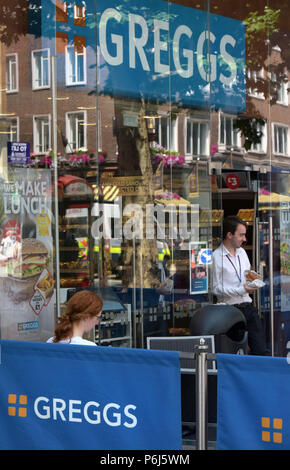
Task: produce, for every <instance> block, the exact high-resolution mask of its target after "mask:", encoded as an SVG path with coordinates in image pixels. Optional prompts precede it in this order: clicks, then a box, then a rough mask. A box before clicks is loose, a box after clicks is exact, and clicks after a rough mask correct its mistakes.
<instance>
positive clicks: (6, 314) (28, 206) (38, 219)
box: [0, 168, 54, 341]
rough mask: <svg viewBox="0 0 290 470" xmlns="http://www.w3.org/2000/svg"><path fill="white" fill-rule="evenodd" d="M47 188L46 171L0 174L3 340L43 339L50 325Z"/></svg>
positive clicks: (50, 243) (51, 285) (0, 320)
mask: <svg viewBox="0 0 290 470" xmlns="http://www.w3.org/2000/svg"><path fill="white" fill-rule="evenodd" d="M50 190H51V174H50V170H45V169H43V170H42V169H41V170H40V169H37V170H36V169H24V168H9V170H8V178H7V177H6V178H4V177H3V175H0V295H1V305H0V328H1V338H2V339H13V340H17V339H19V340H30V341H45V340H46V339H47V338H48V337H49V336H50V335H51V334H52V332H53V329H54V277H53V239H52V231H51V223H52V212H51V192H50Z"/></svg>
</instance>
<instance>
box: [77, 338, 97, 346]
mask: <svg viewBox="0 0 290 470" xmlns="http://www.w3.org/2000/svg"><path fill="white" fill-rule="evenodd" d="M70 343H71V344H84V345H86V346H97V345H96V343H94V342H93V341H89V340H87V339H84V338H82V337H81V336H73V337H72V338H71V340H70Z"/></svg>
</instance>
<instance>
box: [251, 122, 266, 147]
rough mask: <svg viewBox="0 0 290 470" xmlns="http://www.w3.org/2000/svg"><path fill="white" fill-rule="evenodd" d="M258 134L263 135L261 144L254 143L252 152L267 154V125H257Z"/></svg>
mask: <svg viewBox="0 0 290 470" xmlns="http://www.w3.org/2000/svg"><path fill="white" fill-rule="evenodd" d="M257 133H259V134H260V135H261V142H259V143H252V145H251V149H250V150H251V151H253V152H263V153H266V152H267V127H266V125H261V124H259V123H257Z"/></svg>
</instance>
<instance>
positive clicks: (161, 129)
mask: <svg viewBox="0 0 290 470" xmlns="http://www.w3.org/2000/svg"><path fill="white" fill-rule="evenodd" d="M155 129H156V142H157V143H158V144H159V145H161V147H163V148H165V149H168V150H173V151H177V150H178V142H177V119H172V118H170V117H169V116H162V117H160V118H158V119H155Z"/></svg>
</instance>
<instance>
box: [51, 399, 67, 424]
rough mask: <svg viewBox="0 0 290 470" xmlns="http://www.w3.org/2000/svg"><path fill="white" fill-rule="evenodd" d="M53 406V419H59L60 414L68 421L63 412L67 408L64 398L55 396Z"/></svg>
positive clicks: (62, 418)
mask: <svg viewBox="0 0 290 470" xmlns="http://www.w3.org/2000/svg"><path fill="white" fill-rule="evenodd" d="M52 403H53V407H52V413H53V419H54V420H57V415H58V414H59V416H60V419H61V420H62V421H66V418H65V416H64V414H63V411H64V410H65V409H66V403H65V401H64V400H63V399H62V398H54V399H53V401H52Z"/></svg>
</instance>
